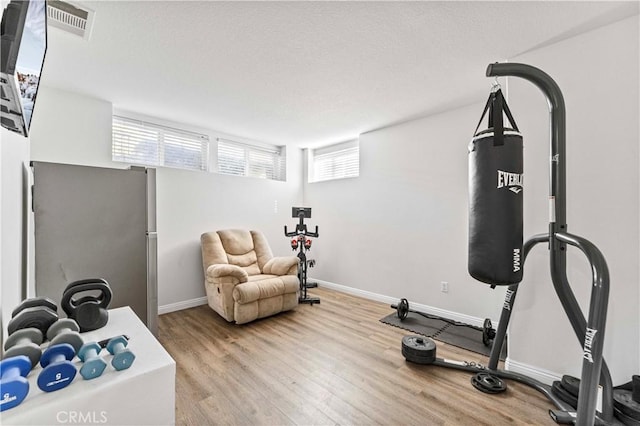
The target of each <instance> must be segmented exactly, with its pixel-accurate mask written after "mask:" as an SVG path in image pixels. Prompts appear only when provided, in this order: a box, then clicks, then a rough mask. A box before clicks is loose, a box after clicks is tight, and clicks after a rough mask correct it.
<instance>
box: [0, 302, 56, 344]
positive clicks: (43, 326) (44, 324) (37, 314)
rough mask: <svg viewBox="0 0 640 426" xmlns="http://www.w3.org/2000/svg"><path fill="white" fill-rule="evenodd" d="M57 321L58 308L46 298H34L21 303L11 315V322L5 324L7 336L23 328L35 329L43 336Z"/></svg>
mask: <svg viewBox="0 0 640 426" xmlns="http://www.w3.org/2000/svg"><path fill="white" fill-rule="evenodd" d="M57 320H58V306H57V305H56V304H55V302H54V301H53V300H51V299H48V298H46V297H34V298H31V299H26V300H24V301H22V303H20V304H19V305H18V306H17V307H16V308H15V309H14V310H13V312H12V313H11V321H9V324H7V331H8V332H9V335H11V334H13V333H15V332H16V331H18V330H22V329H24V328H32V327H33V328H37V329H38V330H40V332H41V333H42V335H43V336H45V335H46V334H47V330H48V329H49V327H50V326H51V324H53V323H54V322H56V321H57Z"/></svg>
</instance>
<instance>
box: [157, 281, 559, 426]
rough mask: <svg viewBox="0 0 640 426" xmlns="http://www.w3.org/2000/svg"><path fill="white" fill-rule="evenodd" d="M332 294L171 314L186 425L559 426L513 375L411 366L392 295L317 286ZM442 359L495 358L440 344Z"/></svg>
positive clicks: (169, 333)
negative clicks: (263, 311) (478, 382)
mask: <svg viewBox="0 0 640 426" xmlns="http://www.w3.org/2000/svg"><path fill="white" fill-rule="evenodd" d="M310 293H312V294H313V295H316V296H319V297H320V298H321V300H322V303H321V304H319V305H314V306H309V305H300V306H299V307H298V308H297V309H296V310H295V311H291V312H286V313H282V314H279V315H276V316H274V317H270V318H265V319H262V320H259V321H254V322H252V323H249V324H245V325H234V324H229V323H227V322H226V321H224V320H223V319H222V318H220V317H219V316H218V315H217V314H216V313H215V312H214V311H212V310H211V309H210V308H209V307H208V306H200V307H196V308H192V309H187V310H183V311H179V312H173V313H170V314H165V315H162V316H161V317H160V327H159V329H160V334H159V336H160V342H161V343H162V345H163V346H164V347H165V348H166V349H167V351H168V352H169V353H170V354H171V356H172V357H173V358H174V359H175V361H176V364H177V377H176V423H177V424H179V425H208V424H232V425H292V424H296V425H315V424H322V425H329V424H340V425H372V424H385V425H501V424H536V425H552V424H554V423H553V422H552V421H551V419H550V418H549V415H548V414H547V411H548V409H549V408H552V404H551V403H549V402H547V400H546V399H545V398H544V397H543V396H542V395H540V394H539V393H538V392H536V391H534V390H532V389H530V388H528V387H526V386H523V385H520V384H518V383H514V382H509V383H508V386H509V387H508V389H507V391H506V392H505V393H502V394H499V395H487V394H484V393H481V392H479V391H477V390H475V389H474V388H473V387H472V386H471V383H470V376H471V375H470V374H469V373H465V372H459V371H455V370H451V369H446V368H440V367H434V366H424V365H415V364H410V363H408V362H406V361H405V359H404V357H403V356H402V354H401V352H400V348H401V340H402V337H403V336H404V335H406V334H411V333H410V332H407V331H405V330H401V329H399V328H395V327H391V326H389V325H385V324H382V323H381V322H379V321H378V320H379V319H380V318H382V317H384V316H385V315H388V314H389V313H391V312H392V310H391V309H390V307H389V306H388V305H386V304H383V303H378V302H373V301H370V300H366V299H362V298H358V297H354V296H351V295H347V294H343V293H339V292H335V291H332V290H327V289H321V288H318V289H313V290H311V291H310ZM437 345H438V346H437V356H438V357H440V358H453V359H458V360H467V361H475V362H480V363H483V364H485V365H486V363H487V362H488V359H487V358H486V357H483V356H482V355H477V354H474V353H472V352H468V351H465V350H462V349H458V348H456V347H453V346H450V345H446V344H443V343H440V342H437Z"/></svg>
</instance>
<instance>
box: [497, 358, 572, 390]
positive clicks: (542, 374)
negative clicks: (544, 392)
mask: <svg viewBox="0 0 640 426" xmlns="http://www.w3.org/2000/svg"><path fill="white" fill-rule="evenodd" d="M504 367H505V370H508V371H513V372H515V373H520V374H524V375H525V376H528V377H531V378H534V379H536V380H538V381H540V382H542V383H545V384H547V385H551V384H552V383H553V382H554V381H555V380H560V379H561V378H562V375H561V374H558V373H556V372H553V371H549V370H545V369H542V368H540V367H536V366H534V365H529V364H525V363H523V362H518V361H513V360H512V359H509V358H508V357H507V360H506V361H505V363H504Z"/></svg>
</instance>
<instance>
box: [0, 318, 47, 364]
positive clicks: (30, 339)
mask: <svg viewBox="0 0 640 426" xmlns="http://www.w3.org/2000/svg"><path fill="white" fill-rule="evenodd" d="M42 341H43V337H42V332H41V331H40V330H39V329H37V328H33V327H31V328H25V329H22V330H18V331H16V332H14V333H13V334H12V335H11V336H9V337H8V338H7V341H6V342H4V351H5V352H4V356H3V357H2V358H3V359H6V358H12V357H14V356H18V355H26V356H27V357H28V358H29V360H30V361H31V368H33V367H35V366H36V365H37V364H38V361H40V356H42V349H40V345H41V344H42Z"/></svg>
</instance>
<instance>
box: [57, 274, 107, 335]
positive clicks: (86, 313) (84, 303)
mask: <svg viewBox="0 0 640 426" xmlns="http://www.w3.org/2000/svg"><path fill="white" fill-rule="evenodd" d="M91 290H98V291H100V295H99V296H83V297H80V298H74V297H73V296H74V295H76V294H78V293H82V292H85V291H91ZM112 297H113V293H112V292H111V287H109V283H107V281H106V280H104V279H102V278H89V279H86V280H80V281H74V282H72V283H71V284H69V285H68V286H67V288H65V289H64V292H63V293H62V300H61V301H60V306H61V307H62V310H63V311H64V312H65V313H66V314H67V316H68V317H69V318H71V319H74V320H75V321H76V322H77V323H78V325H79V326H80V332H81V333H84V332H85V331H91V330H96V329H98V328H101V327H104V326H105V325H106V324H107V321H108V320H109V311H107V308H108V307H109V303H110V302H111V298H112Z"/></svg>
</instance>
